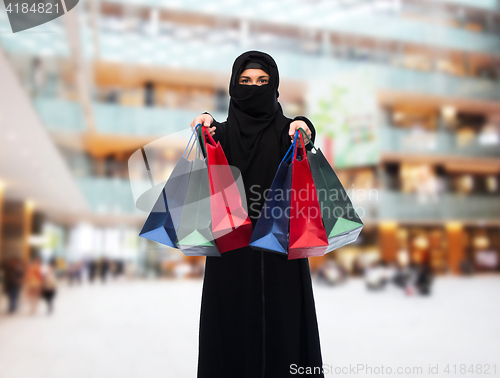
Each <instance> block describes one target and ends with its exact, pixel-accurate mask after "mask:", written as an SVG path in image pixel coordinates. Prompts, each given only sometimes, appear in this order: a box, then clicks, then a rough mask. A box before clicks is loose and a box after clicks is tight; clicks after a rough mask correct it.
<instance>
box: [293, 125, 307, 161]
mask: <svg viewBox="0 0 500 378" xmlns="http://www.w3.org/2000/svg"><path fill="white" fill-rule="evenodd" d="M297 134H298V135H300V141H301V142H302V147H301V149H302V159H307V155H306V147H305V145H304V139H303V138H302V133H300V132H299V130H295V135H296V137H297ZM296 158H297V143H296V144H295V151H294V154H293V159H294V160H295V159H296Z"/></svg>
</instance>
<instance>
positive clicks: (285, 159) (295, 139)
mask: <svg viewBox="0 0 500 378" xmlns="http://www.w3.org/2000/svg"><path fill="white" fill-rule="evenodd" d="M296 142H297V134H295V137H294V139H293V142H292V145H291V146H290V147H289V148H288V151H287V152H286V154H285V157H284V158H283V160H281V162H282V163H283V162H288V160H290V158H291V157H292V155H290V156H289V154H290V152H292V151H293V149H294V148H295V143H296Z"/></svg>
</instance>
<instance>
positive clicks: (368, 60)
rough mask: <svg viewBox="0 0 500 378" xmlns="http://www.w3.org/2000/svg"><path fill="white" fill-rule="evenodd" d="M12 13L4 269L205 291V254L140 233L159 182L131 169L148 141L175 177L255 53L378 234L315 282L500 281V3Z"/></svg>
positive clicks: (3, 75) (142, 6)
mask: <svg viewBox="0 0 500 378" xmlns="http://www.w3.org/2000/svg"><path fill="white" fill-rule="evenodd" d="M0 7H1V8H0V96H1V97H0V261H1V262H6V261H7V260H8V259H9V258H10V257H15V256H17V257H19V258H21V259H22V260H24V261H26V262H27V261H29V259H30V258H31V257H33V256H41V257H42V259H43V261H45V262H46V261H50V260H53V261H55V264H56V269H57V275H58V277H59V278H61V279H62V280H66V279H67V278H75V277H76V276H78V275H79V274H80V273H82V277H83V279H84V280H87V279H88V277H89V275H90V274H89V273H90V272H92V271H95V272H96V274H98V273H99V272H104V273H106V274H109V275H110V276H111V275H113V274H114V275H122V276H126V277H129V278H149V279H156V280H162V281H165V280H170V281H172V282H174V281H173V280H175V279H178V278H185V277H193V278H200V277H202V275H203V267H204V258H203V257H200V258H193V257H191V258H186V257H185V256H184V255H183V254H182V253H181V252H179V251H177V250H173V249H170V248H168V247H164V246H161V245H159V244H156V243H154V242H149V241H147V240H146V239H143V238H140V237H138V234H139V231H140V229H141V227H142V225H143V223H144V221H145V219H146V217H147V212H146V211H144V209H141V208H140V206H139V208H138V206H137V203H136V201H137V199H138V193H136V192H134V190H133V189H134V185H138V186H136V187H141V182H143V180H144V179H145V177H144V169H145V168H144V167H143V166H141V165H140V164H129V159H130V157H131V156H132V155H133V154H134V153H135V152H136V151H140V149H141V147H144V146H146V145H148V146H150V147H151V148H150V149H149V153H150V155H149V164H150V165H151V167H152V169H154V170H155V171H156V172H157V177H160V178H162V179H164V178H165V177H167V176H168V174H169V173H170V172H171V170H172V168H173V166H174V165H175V163H176V161H177V160H178V158H179V156H180V155H181V154H182V152H183V150H184V145H185V144H186V143H187V139H185V140H181V142H179V141H176V143H172V144H170V145H168V146H165V145H163V144H155V143H154V142H155V141H158V140H160V139H161V138H163V137H166V136H168V135H173V134H175V133H177V132H181V131H183V130H187V129H189V123H190V122H191V121H192V119H193V118H194V117H195V116H196V115H198V114H200V113H202V112H205V111H207V112H210V113H211V114H213V115H214V117H215V119H217V120H219V121H223V120H225V119H226V116H227V109H228V101H229V97H228V80H229V76H230V72H231V66H232V63H233V61H234V59H235V58H236V57H237V56H238V55H239V54H241V53H242V52H244V51H247V50H250V49H256V50H261V51H265V52H268V53H269V54H271V55H272V56H273V57H274V58H275V60H276V61H277V63H278V68H279V72H280V77H281V84H280V102H281V104H282V105H283V109H284V112H285V114H286V115H287V116H289V117H292V118H293V117H294V116H296V115H306V116H308V117H309V118H310V119H311V120H312V121H313V122H314V124H315V126H316V129H317V131H318V134H317V145H318V146H319V147H320V148H321V149H322V150H323V151H324V153H325V155H326V156H327V158H328V160H329V161H330V162H331V164H332V165H333V167H334V168H335V170H336V172H337V174H338V175H339V177H340V179H341V181H342V183H343V185H344V187H345V188H346V189H348V192H349V194H350V195H351V199H352V200H353V203H354V204H355V206H356V207H357V209H358V212H359V214H360V215H361V217H362V219H363V221H364V223H365V227H364V229H363V231H362V233H361V235H360V237H359V238H358V240H357V241H356V242H355V243H352V244H350V245H347V246H345V247H342V248H341V249H339V250H336V251H334V252H332V253H329V254H327V255H326V256H324V257H316V258H311V259H310V266H311V269H312V271H313V273H317V272H320V271H321V269H322V267H325V266H329V265H328V264H334V266H336V267H339V268H340V271H342V272H347V274H348V275H349V276H350V277H351V276H352V277H354V276H359V275H361V274H362V273H363V272H364V271H365V270H366V268H367V267H368V266H373V263H374V262H376V261H383V262H386V263H389V264H391V263H397V264H398V266H405V265H408V264H411V263H416V264H428V265H429V266H430V268H431V270H432V272H433V273H434V275H435V276H437V277H438V279H439V278H443V279H452V280H455V279H459V278H460V277H461V276H465V275H466V276H467V277H468V278H467V279H468V280H470V279H476V278H475V277H477V279H484V277H485V276H488V277H487V278H488V279H493V280H494V279H496V275H498V273H499V272H500V1H498V0H336V1H333V0H283V1H277V0H265V1H264V0H254V1H249V2H248V1H247V2H242V1H237V0H220V1H217V0H205V1H202V2H201V1H194V0H181V1H179V0H164V1H155V0H148V1H142V2H138V1H132V0H87V1H81V2H80V3H79V4H78V6H77V7H75V8H74V9H73V10H72V11H71V12H69V13H68V14H66V15H65V16H64V17H60V18H58V19H56V20H53V21H51V22H49V23H47V24H44V25H41V26H38V27H36V28H33V29H29V30H26V31H23V32H19V33H15V34H13V33H12V32H11V29H10V25H9V22H8V17H7V13H6V12H5V9H4V8H3V5H1V6H0ZM139 194H140V193H139ZM332 266H333V265H332ZM103 267H104V268H103ZM75 272H76V273H75ZM75 274H76V276H75ZM471 275H472V276H473V277H474V278H472V277H471ZM490 276H492V277H490ZM315 277H316V276H315ZM464 279H465V278H464ZM176 282H177V281H176ZM197 282H199V281H197ZM460 282H461V281H460ZM487 282H490V281H487ZM491 282H496V281H491ZM485 287H490V286H488V285H486V286H485ZM339 290H340V288H339ZM196 315H197V314H196ZM0 321H1V320H0ZM193 324H194V325H195V326H196V322H195V321H193ZM497 350H498V348H497Z"/></svg>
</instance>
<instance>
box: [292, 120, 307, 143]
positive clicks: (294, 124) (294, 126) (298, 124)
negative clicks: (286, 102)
mask: <svg viewBox="0 0 500 378" xmlns="http://www.w3.org/2000/svg"><path fill="white" fill-rule="evenodd" d="M299 127H300V128H302V129H303V130H304V131H305V132H306V134H307V136H308V137H309V138H310V137H311V130H309V126H307V123H305V122H304V121H293V122H292V123H291V124H290V130H289V131H288V135H290V138H291V139H292V143H293V138H294V137H295V131H296V130H298V129H299ZM302 138H303V139H305V140H304V143H305V144H308V143H309V139H307V138H304V136H302ZM297 145H298V147H302V142H301V141H300V135H299V139H298V140H297Z"/></svg>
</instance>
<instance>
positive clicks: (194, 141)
mask: <svg viewBox="0 0 500 378" xmlns="http://www.w3.org/2000/svg"><path fill="white" fill-rule="evenodd" d="M200 125H201V124H200V123H199V124H197V125H196V127H195V128H194V130H193V132H192V133H191V136H190V137H189V142H188V143H187V146H186V149H185V150H184V153H183V154H182V157H184V158H187V157H188V156H189V155H191V151H193V147H194V145H195V143H196V138H195V139H194V140H193V144H192V146H191V149H190V150H189V153H188V154H187V155H186V151H187V149H188V148H189V145H190V144H191V139H193V136H194V133H196V132H197V131H198V130H197V129H198V126H200Z"/></svg>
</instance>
